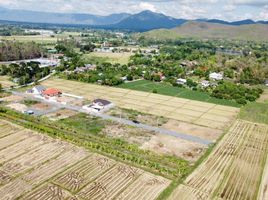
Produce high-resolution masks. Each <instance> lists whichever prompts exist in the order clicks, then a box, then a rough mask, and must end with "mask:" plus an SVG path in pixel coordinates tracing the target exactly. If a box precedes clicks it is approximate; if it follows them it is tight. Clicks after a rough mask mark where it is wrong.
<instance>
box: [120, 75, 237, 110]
mask: <svg viewBox="0 0 268 200" xmlns="http://www.w3.org/2000/svg"><path fill="white" fill-rule="evenodd" d="M119 87H120V88H125V89H131V90H137V91H144V92H152V91H153V90H156V91H157V93H158V94H163V95H168V96H175V97H181V98H187V99H191V100H197V101H203V102H208V103H215V104H219V105H227V106H234V107H240V106H241V105H239V104H237V103H236V102H233V101H230V100H226V99H217V98H215V97H211V96H210V95H209V94H208V93H205V92H199V91H192V90H190V89H187V88H178V87H173V86H171V85H168V84H165V83H155V82H152V81H148V80H138V81H133V82H128V83H124V84H122V85H119Z"/></svg>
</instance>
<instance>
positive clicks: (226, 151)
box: [169, 120, 268, 200]
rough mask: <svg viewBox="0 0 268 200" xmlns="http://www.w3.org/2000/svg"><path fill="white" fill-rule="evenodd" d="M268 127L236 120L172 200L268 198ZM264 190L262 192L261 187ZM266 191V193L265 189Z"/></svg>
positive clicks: (248, 199)
mask: <svg viewBox="0 0 268 200" xmlns="http://www.w3.org/2000/svg"><path fill="white" fill-rule="evenodd" d="M267 153H268V126H267V125H263V124H255V123H251V122H247V121H243V120H237V121H236V122H235V124H234V125H233V126H232V128H231V129H230V130H229V132H228V133H227V134H226V135H225V137H224V138H223V140H222V141H221V142H220V143H219V145H218V146H217V147H216V148H215V149H214V151H213V152H212V153H211V154H210V156H209V157H208V159H207V160H206V161H205V162H203V163H202V164H201V165H200V166H199V167H198V168H197V169H196V170H195V171H194V172H193V173H192V174H191V175H190V176H189V177H188V178H187V179H186V180H185V181H184V183H183V184H182V185H180V186H179V187H178V188H177V189H176V190H175V191H174V192H173V193H172V194H171V196H170V198H169V200H175V199H176V200H177V199H181V200H198V199H222V200H224V199H229V200H245V199H247V200H251V199H252V200H254V199H257V197H258V193H260V195H259V196H260V198H259V199H263V200H264V199H265V198H266V197H267V191H266V190H267V167H266V173H264V174H266V176H264V178H262V177H263V171H264V166H265V162H266V160H267ZM260 184H261V186H262V187H261V189H260V192H259V187H260ZM265 185H266V186H265ZM265 188H266V189H265Z"/></svg>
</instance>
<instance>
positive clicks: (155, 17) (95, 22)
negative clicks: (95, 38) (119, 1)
mask: <svg viewBox="0 0 268 200" xmlns="http://www.w3.org/2000/svg"><path fill="white" fill-rule="evenodd" d="M0 20H4V21H13V22H30V23H47V24H66V25H87V26H92V27H96V28H111V29H127V30H131V31H148V30H153V29H160V28H174V27H177V26H181V25H182V24H184V23H187V22H189V21H197V22H209V23H217V24H223V25H231V26H240V25H245V24H247V25H249V24H259V23H260V24H268V21H257V22H255V21H253V20H250V19H248V20H242V21H235V22H228V21H224V20H218V19H196V20H187V19H176V18H173V17H169V16H166V15H164V14H161V13H155V12H151V11H148V10H147V11H142V12H140V13H137V14H128V13H119V14H111V15H108V16H100V15H92V14H77V13H51V12H38V11H28V10H12V9H6V8H2V7H0Z"/></svg>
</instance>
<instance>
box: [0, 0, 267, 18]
mask: <svg viewBox="0 0 268 200" xmlns="http://www.w3.org/2000/svg"><path fill="white" fill-rule="evenodd" d="M0 7H5V8H10V9H23V10H34V11H46V12H60V13H88V14H97V15H109V14H113V13H122V12H125V13H138V12H140V11H143V10H151V11H154V12H159V13H163V14H165V15H168V16H172V17H175V18H184V19H197V18H208V19H222V20H227V21H235V20H243V19H253V20H268V0H0Z"/></svg>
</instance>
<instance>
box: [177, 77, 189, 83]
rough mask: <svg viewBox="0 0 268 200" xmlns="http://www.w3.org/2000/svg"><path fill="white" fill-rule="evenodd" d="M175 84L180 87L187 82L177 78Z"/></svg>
mask: <svg viewBox="0 0 268 200" xmlns="http://www.w3.org/2000/svg"><path fill="white" fill-rule="evenodd" d="M176 83H177V84H180V85H184V84H186V83H187V80H186V79H183V78H179V79H177V81H176Z"/></svg>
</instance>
